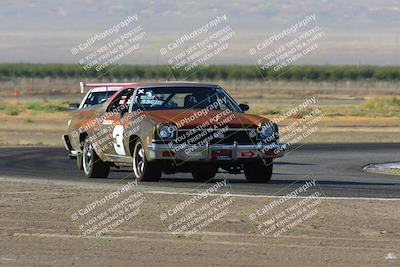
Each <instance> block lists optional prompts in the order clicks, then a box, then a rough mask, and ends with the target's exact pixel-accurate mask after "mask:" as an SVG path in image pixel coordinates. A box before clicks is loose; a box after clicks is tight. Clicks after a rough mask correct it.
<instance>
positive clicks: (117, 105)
mask: <svg viewBox="0 0 400 267" xmlns="http://www.w3.org/2000/svg"><path fill="white" fill-rule="evenodd" d="M133 92H134V90H133V89H126V90H124V91H122V92H121V93H120V94H119V95H118V96H117V97H116V98H114V99H113V101H112V103H111V104H110V105H109V106H108V108H107V112H111V111H113V110H115V111H117V110H121V109H124V110H125V111H127V110H128V107H129V103H128V101H129V99H130V98H131V96H132V94H133Z"/></svg>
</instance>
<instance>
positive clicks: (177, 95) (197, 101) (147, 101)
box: [133, 87, 240, 112]
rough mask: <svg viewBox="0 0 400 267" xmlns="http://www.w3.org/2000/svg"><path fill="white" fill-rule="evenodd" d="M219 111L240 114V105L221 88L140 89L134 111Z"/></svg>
mask: <svg viewBox="0 0 400 267" xmlns="http://www.w3.org/2000/svg"><path fill="white" fill-rule="evenodd" d="M204 108H207V109H217V110H226V109H229V110H232V111H237V112H240V109H239V108H238V105H237V104H236V103H235V102H234V101H233V100H232V99H231V98H230V97H229V96H228V95H227V94H226V93H225V92H224V90H222V89H221V88H208V87H205V88H203V87H157V88H141V89H138V91H137V94H136V96H135V99H134V101H133V109H134V110H136V109H143V110H165V109H204Z"/></svg>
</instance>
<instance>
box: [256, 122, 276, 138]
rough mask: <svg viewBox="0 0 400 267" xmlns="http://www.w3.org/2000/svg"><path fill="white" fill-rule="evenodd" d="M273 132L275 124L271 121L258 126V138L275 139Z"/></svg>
mask: <svg viewBox="0 0 400 267" xmlns="http://www.w3.org/2000/svg"><path fill="white" fill-rule="evenodd" d="M275 132H276V131H275V124H274V123H272V122H266V123H263V124H261V126H260V127H258V137H259V139H263V140H266V141H274V140H275V139H277V136H275Z"/></svg>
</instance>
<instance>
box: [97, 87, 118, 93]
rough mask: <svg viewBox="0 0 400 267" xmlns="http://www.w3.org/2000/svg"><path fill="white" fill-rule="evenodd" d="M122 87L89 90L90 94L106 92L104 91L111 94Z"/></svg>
mask: <svg viewBox="0 0 400 267" xmlns="http://www.w3.org/2000/svg"><path fill="white" fill-rule="evenodd" d="M122 88H123V87H95V88H92V89H91V90H90V92H91V93H92V92H93V93H98V92H106V91H112V92H116V91H118V90H120V89H122Z"/></svg>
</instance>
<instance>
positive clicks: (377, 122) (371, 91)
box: [0, 64, 400, 146]
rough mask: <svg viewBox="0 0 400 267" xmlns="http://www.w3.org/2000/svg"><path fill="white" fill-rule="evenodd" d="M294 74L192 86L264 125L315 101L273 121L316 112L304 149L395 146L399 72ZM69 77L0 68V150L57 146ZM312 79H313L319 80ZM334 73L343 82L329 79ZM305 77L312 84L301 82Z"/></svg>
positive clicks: (65, 69)
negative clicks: (313, 145)
mask: <svg viewBox="0 0 400 267" xmlns="http://www.w3.org/2000/svg"><path fill="white" fill-rule="evenodd" d="M165 67H166V66H151V67H150V66H121V67H119V68H118V69H117V70H115V71H114V72H112V73H114V74H113V75H111V73H110V74H109V75H111V76H110V77H108V76H104V77H102V78H94V79H93V80H90V81H91V82H126V81H138V80H140V81H149V80H152V81H163V79H165V77H163V78H160V75H161V74H160V73H162V72H163V71H164V72H165ZM301 67H302V68H300V67H299V66H294V67H293V68H291V69H290V70H287V72H285V75H288V73H292V74H293V73H295V71H297V72H298V73H297V74H296V75H297V76H296V75H294V74H293V75H294V76H293V75H292V76H290V77H289V76H279V77H275V78H274V77H270V78H267V79H266V80H263V79H260V77H258V78H254V77H253V78H254V79H253V80H251V79H250V77H247V76H246V75H247V74H246V73H248V72H250V70H252V67H251V66H210V67H207V68H205V69H203V74H204V73H208V72H210V71H213V72H215V73H216V74H215V75H216V76H213V77H214V79H212V80H210V79H204V78H205V77H208V78H210V77H211V76H208V75H203V76H202V77H203V79H199V81H202V82H209V83H216V84H219V85H221V86H222V87H223V88H225V89H226V90H227V91H228V92H229V93H230V94H231V95H232V96H233V97H234V98H235V99H236V100H237V102H240V103H247V104H249V105H250V107H251V109H250V110H249V113H252V114H258V115H261V116H265V117H267V118H272V119H273V118H277V117H279V116H281V115H282V114H285V113H286V112H288V111H289V110H291V109H292V108H294V107H296V106H297V105H299V104H301V103H302V102H303V101H305V99H308V98H312V97H315V100H316V103H315V105H313V107H312V108H307V109H305V110H302V111H301V112H299V113H298V114H296V115H294V116H290V117H289V118H287V119H285V120H283V121H280V122H279V125H280V127H284V126H285V125H289V124H290V123H291V122H293V121H295V120H296V119H299V118H301V117H305V116H307V115H308V114H310V112H311V111H312V110H313V109H315V108H317V109H319V110H320V111H321V114H322V115H323V119H322V120H321V121H320V122H319V123H318V131H317V132H316V133H314V134H312V135H311V136H308V137H307V138H306V139H305V140H303V141H304V142H399V141H400V126H399V125H400V123H399V122H400V97H399V96H398V92H399V89H400V85H399V82H398V80H399V77H398V76H396V75H395V74H394V73H397V74H398V73H400V72H398V68H396V67H373V66H363V67H355V66H338V67H332V66H301ZM76 70H77V68H76V66H74V65H52V64H48V65H40V64H0V77H2V78H1V79H0V118H1V120H2V121H3V124H2V125H0V133H1V135H0V144H2V145H15V144H16V145H51V146H60V145H61V141H60V135H61V134H63V133H64V132H65V130H66V127H67V121H68V120H69V118H70V116H71V113H70V112H69V111H68V110H67V105H68V103H70V102H80V101H81V99H82V97H83V96H82V95H81V94H80V93H79V82H80V81H82V80H83V79H82V78H79V77H82V76H79V75H78V74H79V73H76ZM138 73H139V74H140V73H142V74H141V75H138ZM221 73H227V75H225V76H224V75H222V74H221ZM235 73H236V74H235ZM237 73H244V74H243V75H244V76H243V75H242V74H241V75H237ZM299 73H301V74H299ZM312 73H314V74H315V73H318V77H319V78H316V76H315V75H314V74H313V75H314V76H315V77H314V76H313V75H311V74H312ZM323 73H325V74H323ZM327 73H330V74H329V75H328V74H327ZM334 73H345V74H346V75H344V76H343V75H342V76H340V78H337V77H339V76H337V75H336V74H335V75H336V76H335V75H334ZM351 73H353V74H351ZM368 73H369V74H368ZM348 75H353V76H354V77H353V76H352V77H353V78H351V77H350V76H348ZM363 75H364V76H363ZM365 75H366V76H365ZM311 76H312V77H314V78H312V79H308V78H305V77H311ZM234 77H236V78H238V80H234V79H233V78H234ZM291 77H292V78H291ZM293 77H297V78H296V79H294V78H293ZM320 77H325V78H323V80H321V79H320ZM333 77H336V78H333ZM247 78H249V79H247ZM264 78H265V77H264ZM164 81H165V80H164Z"/></svg>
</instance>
